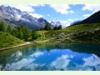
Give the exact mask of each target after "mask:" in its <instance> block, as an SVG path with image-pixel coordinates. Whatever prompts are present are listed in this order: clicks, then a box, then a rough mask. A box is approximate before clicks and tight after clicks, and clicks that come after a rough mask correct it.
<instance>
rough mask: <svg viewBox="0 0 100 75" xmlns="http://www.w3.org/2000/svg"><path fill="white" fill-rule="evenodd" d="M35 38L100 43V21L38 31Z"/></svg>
mask: <svg viewBox="0 0 100 75" xmlns="http://www.w3.org/2000/svg"><path fill="white" fill-rule="evenodd" d="M37 34H38V36H39V37H38V38H37V40H48V39H51V38H55V39H54V41H56V40H60V41H64V42H65V41H73V42H85V43H100V38H99V37H100V23H95V24H80V25H74V26H70V27H67V28H64V29H60V30H55V31H54V30H50V31H38V32H37Z"/></svg>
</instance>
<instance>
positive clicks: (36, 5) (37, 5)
mask: <svg viewBox="0 0 100 75" xmlns="http://www.w3.org/2000/svg"><path fill="white" fill-rule="evenodd" d="M32 6H35V7H39V6H45V4H33V5H32Z"/></svg>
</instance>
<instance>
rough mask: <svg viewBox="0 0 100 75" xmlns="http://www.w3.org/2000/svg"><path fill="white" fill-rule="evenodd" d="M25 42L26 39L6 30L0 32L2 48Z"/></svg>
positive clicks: (0, 46)
mask: <svg viewBox="0 0 100 75" xmlns="http://www.w3.org/2000/svg"><path fill="white" fill-rule="evenodd" d="M21 43H24V41H22V40H20V39H18V38H16V37H14V36H12V35H10V34H9V33H6V32H0V48H4V47H10V46H14V45H18V44H21Z"/></svg>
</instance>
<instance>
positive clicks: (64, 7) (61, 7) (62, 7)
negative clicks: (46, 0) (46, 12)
mask: <svg viewBox="0 0 100 75" xmlns="http://www.w3.org/2000/svg"><path fill="white" fill-rule="evenodd" d="M50 7H51V8H53V9H54V10H55V11H56V12H59V13H61V14H69V13H73V11H72V10H69V9H70V7H69V5H68V4H50Z"/></svg>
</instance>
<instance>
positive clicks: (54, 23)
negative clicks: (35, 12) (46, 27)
mask: <svg viewBox="0 0 100 75" xmlns="http://www.w3.org/2000/svg"><path fill="white" fill-rule="evenodd" d="M50 24H51V25H53V26H59V25H62V24H61V22H60V21H51V22H50Z"/></svg>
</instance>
